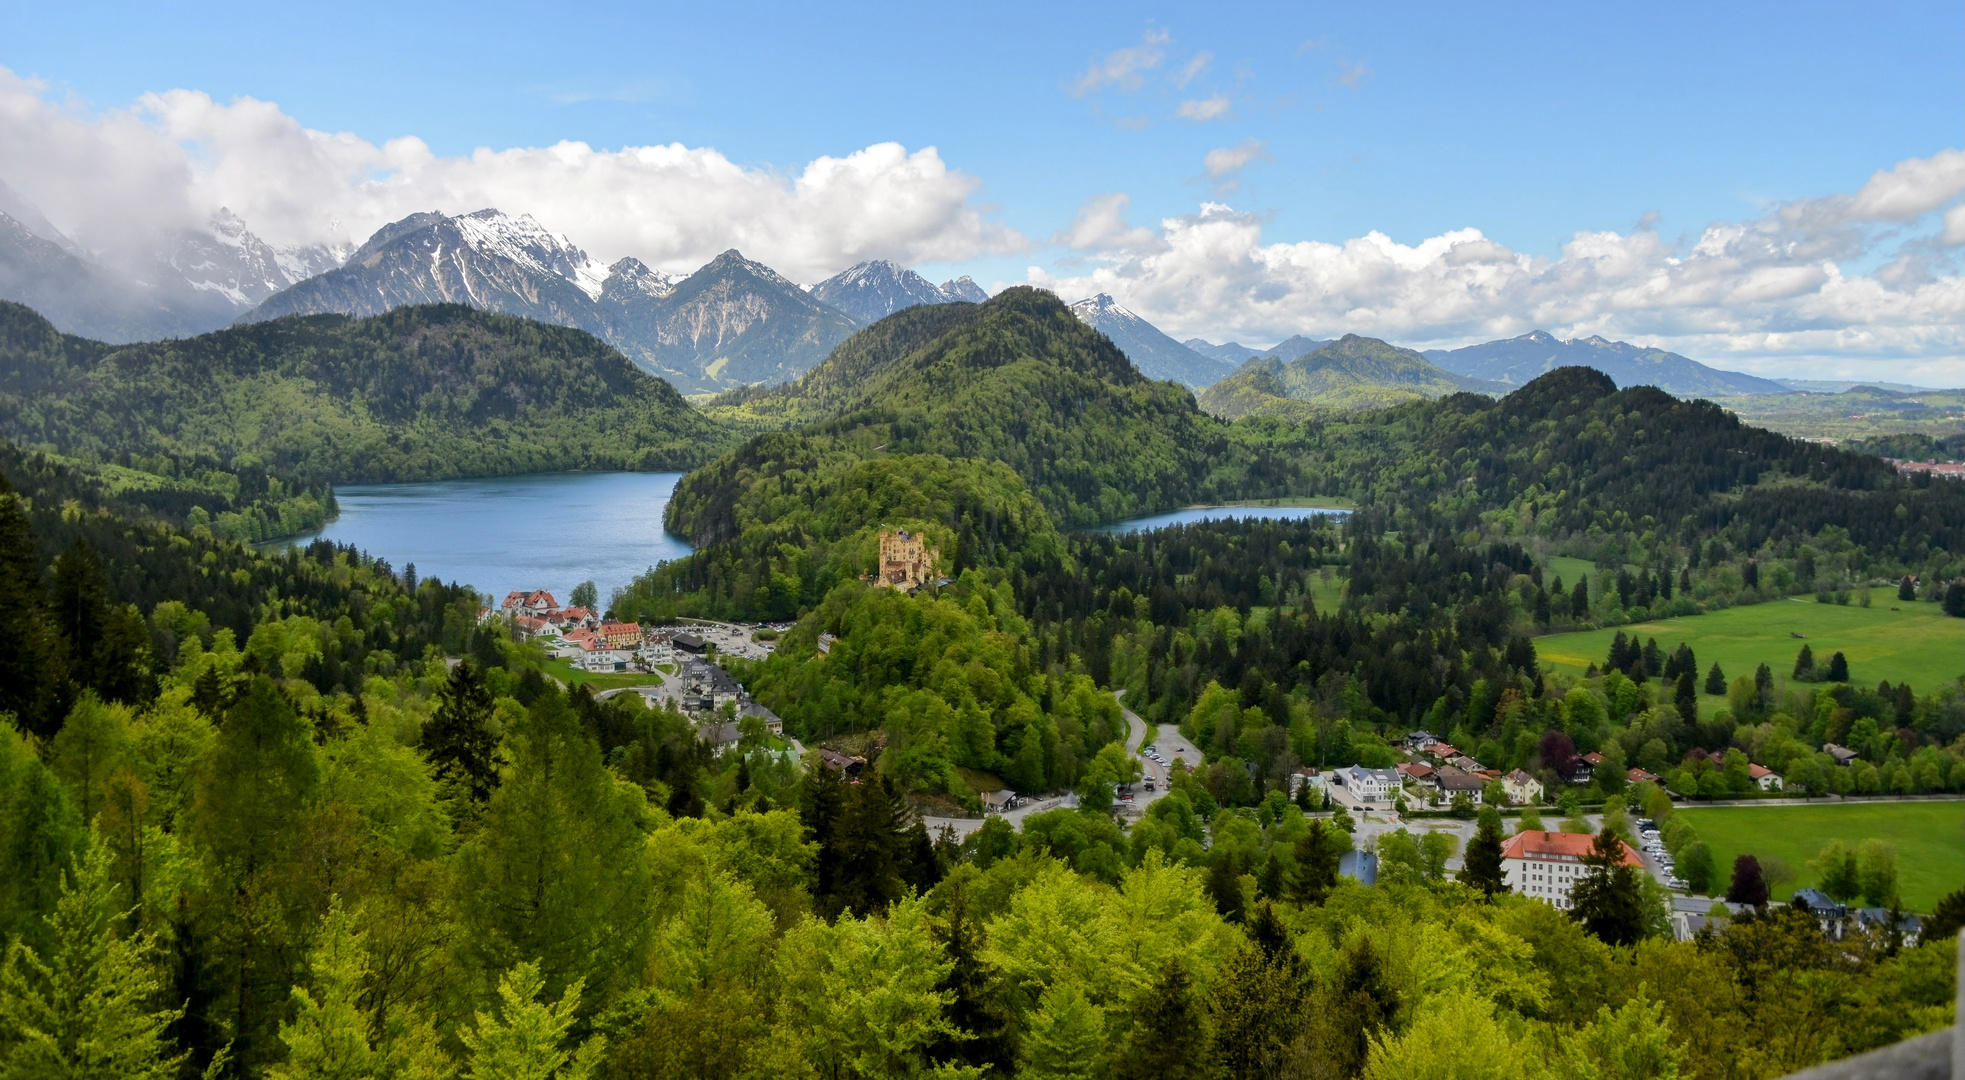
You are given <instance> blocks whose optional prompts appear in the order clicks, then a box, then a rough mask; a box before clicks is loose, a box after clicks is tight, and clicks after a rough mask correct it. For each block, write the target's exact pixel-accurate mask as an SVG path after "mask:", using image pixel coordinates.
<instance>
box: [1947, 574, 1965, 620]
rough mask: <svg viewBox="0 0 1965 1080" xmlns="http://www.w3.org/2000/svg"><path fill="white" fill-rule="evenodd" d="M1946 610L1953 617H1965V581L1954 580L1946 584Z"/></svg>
mask: <svg viewBox="0 0 1965 1080" xmlns="http://www.w3.org/2000/svg"><path fill="white" fill-rule="evenodd" d="M1944 612H1945V614H1947V615H1950V616H1952V617H1953V618H1958V619H1965V582H1961V581H1954V582H1952V583H1951V584H1949V585H1947V586H1945V599H1944Z"/></svg>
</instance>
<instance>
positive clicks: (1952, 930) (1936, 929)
mask: <svg viewBox="0 0 1965 1080" xmlns="http://www.w3.org/2000/svg"><path fill="white" fill-rule="evenodd" d="M1961 928H1965V889H1954V890H1952V891H1951V892H1948V893H1946V894H1945V897H1944V899H1942V900H1940V901H1938V906H1937V907H1935V908H1933V909H1932V911H1931V914H1930V915H1928V916H1926V917H1925V919H1924V930H1923V935H1924V940H1926V941H1938V940H1940V939H1942V938H1948V937H1953V936H1955V935H1956V934H1957V933H1958V931H1959V930H1960V929H1961Z"/></svg>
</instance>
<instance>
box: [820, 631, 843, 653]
mask: <svg viewBox="0 0 1965 1080" xmlns="http://www.w3.org/2000/svg"><path fill="white" fill-rule="evenodd" d="M838 640H839V639H838V638H837V637H834V636H833V635H831V634H820V635H819V655H820V656H825V655H826V654H828V653H830V652H832V643H833V642H835V641H838Z"/></svg>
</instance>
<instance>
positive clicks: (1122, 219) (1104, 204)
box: [1051, 191, 1160, 253]
mask: <svg viewBox="0 0 1965 1080" xmlns="http://www.w3.org/2000/svg"><path fill="white" fill-rule="evenodd" d="M1132 201H1133V199H1132V196H1130V195H1127V194H1126V193H1125V192H1123V191H1120V192H1113V193H1111V194H1108V195H1094V196H1092V197H1091V198H1089V199H1087V200H1085V204H1084V205H1083V206H1080V207H1079V208H1078V213H1077V214H1076V215H1074V216H1073V218H1072V221H1071V228H1070V229H1069V230H1067V231H1065V232H1061V233H1058V234H1057V235H1056V236H1053V237H1051V243H1053V244H1063V245H1065V246H1066V247H1069V248H1071V249H1072V250H1074V251H1087V250H1098V251H1104V252H1107V253H1110V252H1113V251H1118V250H1121V249H1128V250H1130V249H1144V248H1149V247H1153V246H1155V245H1157V244H1158V243H1159V240H1160V238H1159V236H1158V235H1157V234H1156V233H1154V231H1153V230H1152V229H1149V228H1146V227H1145V226H1137V227H1135V226H1132V225H1129V224H1127V222H1126V207H1128V206H1130V205H1131V204H1132Z"/></svg>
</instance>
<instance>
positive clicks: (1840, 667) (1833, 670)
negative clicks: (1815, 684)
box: [1823, 652, 1849, 683]
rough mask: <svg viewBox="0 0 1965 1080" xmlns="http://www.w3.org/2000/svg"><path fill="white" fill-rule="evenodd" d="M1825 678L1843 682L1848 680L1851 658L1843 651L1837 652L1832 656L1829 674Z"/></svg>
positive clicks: (1830, 680)
mask: <svg viewBox="0 0 1965 1080" xmlns="http://www.w3.org/2000/svg"><path fill="white" fill-rule="evenodd" d="M1823 678H1825V679H1827V680H1828V681H1829V682H1842V683H1846V682H1848V681H1849V658H1848V657H1845V656H1843V655H1842V653H1840V652H1837V653H1835V654H1834V655H1832V656H1830V657H1829V670H1828V674H1827V675H1825V676H1823Z"/></svg>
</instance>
